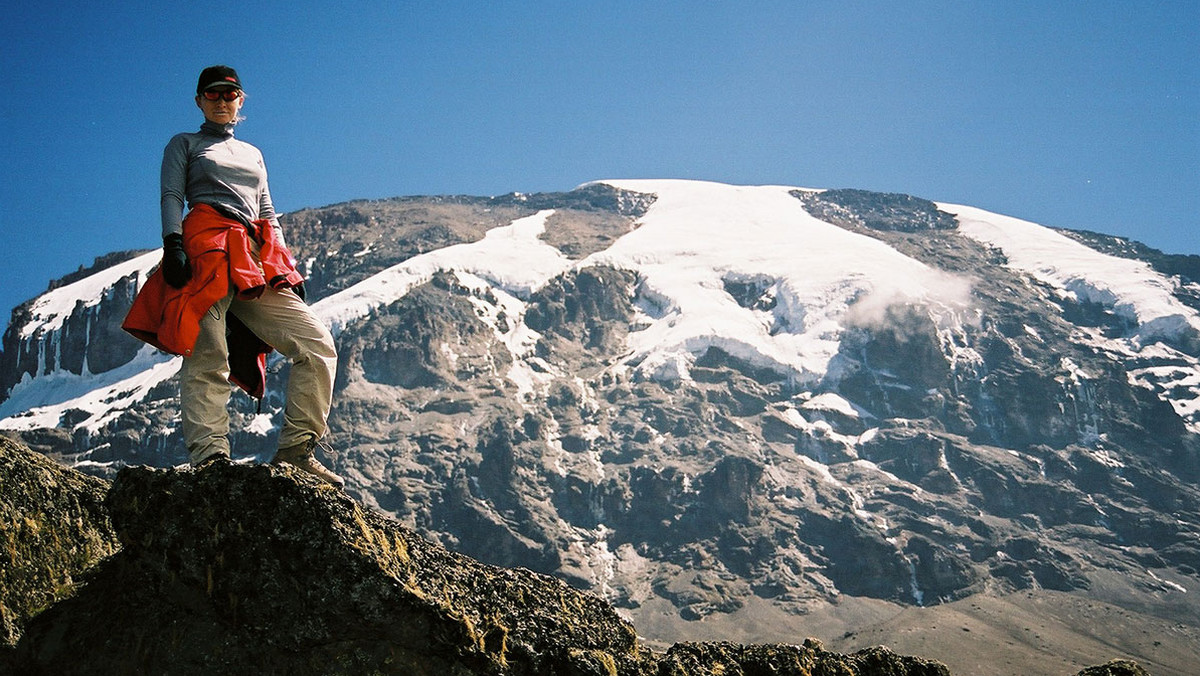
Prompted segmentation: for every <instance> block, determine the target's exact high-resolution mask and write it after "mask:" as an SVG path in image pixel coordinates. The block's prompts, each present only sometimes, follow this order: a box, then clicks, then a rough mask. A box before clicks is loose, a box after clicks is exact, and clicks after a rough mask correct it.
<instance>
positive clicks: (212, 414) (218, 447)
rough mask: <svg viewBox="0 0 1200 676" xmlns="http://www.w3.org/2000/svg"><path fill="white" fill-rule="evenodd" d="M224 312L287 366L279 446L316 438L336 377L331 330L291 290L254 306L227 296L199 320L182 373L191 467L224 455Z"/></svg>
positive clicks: (226, 442) (226, 430)
mask: <svg viewBox="0 0 1200 676" xmlns="http://www.w3.org/2000/svg"><path fill="white" fill-rule="evenodd" d="M228 312H232V313H233V314H235V315H237V317H238V319H240V320H242V323H244V324H245V325H246V327H247V328H249V329H250V330H251V331H253V332H254V334H255V335H257V336H258V337H259V338H261V339H262V340H263V341H265V342H266V343H267V344H268V345H270V346H271V347H273V348H275V349H276V350H278V351H279V352H280V353H281V354H283V356H285V357H287V358H289V359H291V360H292V371H291V375H290V376H289V379H288V386H287V405H286V406H285V408H284V413H283V430H282V431H281V432H280V434H279V447H280V448H286V447H288V446H292V445H294V444H299V443H303V442H305V441H307V440H309V439H319V438H321V436H322V435H324V434H325V429H326V419H327V418H328V417H329V407H330V404H331V403H332V399H333V378H334V375H335V373H336V372H337V351H336V350H335V348H334V344H333V336H332V335H330V333H329V329H327V328H326V327H325V325H324V324H322V323H321V321H320V320H318V319H317V317H316V315H314V314H313V312H312V310H311V309H310V308H309V307H308V305H306V304H305V303H304V301H303V300H301V299H300V297H299V296H297V295H296V294H295V292H293V291H291V290H284V291H277V290H275V289H272V288H270V287H268V288H267V289H266V290H265V291H264V292H263V295H262V296H260V297H258V298H257V299H255V300H238V299H236V298H234V296H233V294H230V295H229V296H227V297H226V298H225V299H223V300H220V301H218V302H217V303H215V304H214V305H213V306H212V308H210V309H209V311H208V313H207V314H206V315H205V316H204V319H203V320H201V322H200V337H199V338H198V339H197V340H196V346H195V347H194V348H193V349H192V354H191V355H189V356H187V357H184V359H183V368H182V369H181V370H180V386H179V390H180V399H181V401H180V405H181V408H182V409H183V440H184V443H185V444H186V445H187V450H188V456H189V458H190V460H191V462H192V464H196V463H199V462H201V461H202V460H204V459H205V458H207V457H209V456H211V455H213V454H215V453H226V454H228V453H229V410H228V405H229V395H230V392H231V386H230V384H229V380H228V378H229V359H228V348H227V346H226V344H225V316H226V313H228Z"/></svg>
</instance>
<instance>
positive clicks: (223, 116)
mask: <svg viewBox="0 0 1200 676" xmlns="http://www.w3.org/2000/svg"><path fill="white" fill-rule="evenodd" d="M211 92H216V93H217V94H218V96H217V100H216V101H212V100H209V98H208V97H207V96H203V95H201V96H197V97H196V105H197V106H199V107H200V110H202V111H204V119H206V120H208V121H209V122H213V123H215V124H221V125H224V124H229V123H230V122H233V121H234V120H236V119H237V118H238V111H239V110H241V109H242V102H243V101H244V100H245V98H244V97H243V96H242V92H241V90H240V89H235V88H233V87H218V88H216V89H209V90H207V91H206V92H205V93H206V94H208V93H211ZM227 92H236V93H237V96H236V97H234V98H233V100H231V101H226V100H225V98H226V96H227Z"/></svg>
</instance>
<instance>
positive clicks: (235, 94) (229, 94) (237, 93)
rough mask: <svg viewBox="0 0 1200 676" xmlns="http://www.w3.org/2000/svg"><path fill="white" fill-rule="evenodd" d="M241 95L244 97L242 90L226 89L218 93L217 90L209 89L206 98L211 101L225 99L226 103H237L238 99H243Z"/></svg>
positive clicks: (205, 93)
mask: <svg viewBox="0 0 1200 676" xmlns="http://www.w3.org/2000/svg"><path fill="white" fill-rule="evenodd" d="M241 95H242V90H240V89H226V90H225V91H217V90H215V89H209V90H208V91H206V92H204V98H206V99H208V100H209V101H216V100H217V99H225V100H226V101H236V100H237V99H238V98H240V97H241Z"/></svg>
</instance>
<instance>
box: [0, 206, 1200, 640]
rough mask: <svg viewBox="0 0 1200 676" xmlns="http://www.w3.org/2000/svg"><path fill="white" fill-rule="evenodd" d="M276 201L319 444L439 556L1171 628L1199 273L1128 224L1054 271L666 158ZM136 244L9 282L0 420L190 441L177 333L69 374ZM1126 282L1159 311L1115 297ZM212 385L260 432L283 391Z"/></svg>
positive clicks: (1195, 372)
mask: <svg viewBox="0 0 1200 676" xmlns="http://www.w3.org/2000/svg"><path fill="white" fill-rule="evenodd" d="M714 196H715V197H714ZM718 198H719V199H718ZM781 214H782V216H781ZM714 219H715V220H714ZM285 221H286V226H287V227H288V231H289V241H290V243H291V244H292V245H293V247H294V248H295V249H296V250H297V254H298V258H300V259H301V261H302V262H303V264H304V265H305V266H306V270H307V271H308V274H309V275H310V278H311V279H312V280H313V281H312V284H311V285H310V290H311V291H312V292H313V299H314V301H315V302H314V309H315V310H316V311H317V312H318V314H320V315H321V316H322V317H323V318H324V319H325V320H326V321H327V322H328V323H329V324H330V325H331V326H333V327H334V328H335V331H336V333H337V340H338V347H339V354H340V356H341V358H340V373H339V377H338V383H337V392H336V398H335V408H334V412H333V414H332V416H331V420H330V422H331V435H330V438H329V441H330V442H331V445H332V448H333V449H334V450H333V451H332V452H331V454H330V455H329V457H327V458H325V459H326V460H328V461H329V462H330V463H331V464H333V465H334V466H335V467H336V468H337V469H338V470H339V471H340V472H342V473H344V474H345V475H346V476H347V477H348V479H349V486H348V493H349V495H350V496H352V497H353V498H355V499H357V500H359V501H361V502H362V504H364V505H366V506H368V507H370V508H373V509H378V510H380V511H382V512H383V513H386V514H388V515H391V516H393V517H395V518H396V519H398V520H399V521H400V522H401V523H403V524H405V525H406V526H407V527H410V528H413V529H415V530H416V531H417V532H419V533H421V534H422V535H424V536H426V537H428V538H431V539H433V540H435V541H437V542H438V543H440V544H442V545H445V546H447V547H449V548H451V549H453V550H455V551H458V552H462V553H465V554H468V555H471V556H474V557H476V558H478V559H480V560H483V561H485V562H487V563H491V564H497V565H504V566H524V567H528V568H530V569H533V570H535V571H538V572H541V573H548V574H553V575H555V576H557V577H558V578H560V579H563V580H566V581H567V582H569V583H570V584H571V585H572V586H573V587H575V588H580V589H584V590H588V591H590V592H592V593H595V594H598V595H601V596H603V597H604V598H606V599H608V600H610V601H611V602H612V603H613V604H614V605H616V606H617V607H618V608H620V609H621V610H622V611H623V612H626V613H629V614H630V615H631V616H632V617H634V618H637V617H638V616H639V613H643V612H649V609H650V608H652V607H653V608H657V607H661V604H663V603H666V604H667V605H669V607H670V608H671V610H672V613H673V614H674V615H675V617H676V618H677V619H678V620H680V622H682V623H696V622H713V621H716V620H719V619H720V618H722V617H730V616H732V614H734V613H737V612H739V611H741V610H743V609H746V608H748V607H749V606H751V605H754V606H756V607H757V606H759V605H760V604H766V605H768V606H770V607H771V608H772V609H774V610H778V611H780V612H782V613H784V614H786V615H788V616H790V617H795V618H801V619H802V618H804V617H805V616H806V613H811V612H813V610H814V609H816V608H820V607H824V606H826V605H828V604H836V603H839V602H842V601H844V600H846V599H848V598H869V599H874V600H885V601H888V602H891V603H897V604H906V605H913V606H919V605H934V604H938V603H943V602H946V601H952V600H955V599H960V598H965V597H969V596H970V595H972V594H977V593H980V592H989V593H991V592H1005V591H1012V590H1023V589H1029V590H1036V589H1052V590H1064V591H1073V592H1076V593H1080V594H1090V595H1093V596H1095V597H1096V598H1098V599H1101V600H1106V601H1112V602H1120V603H1128V602H1129V599H1138V600H1137V601H1136V603H1137V604H1138V607H1139V608H1146V607H1155V608H1160V609H1161V612H1162V613H1165V614H1166V615H1169V616H1170V617H1171V618H1173V619H1177V620H1179V621H1184V622H1188V623H1191V624H1200V605H1198V604H1196V603H1195V601H1194V600H1193V597H1194V591H1192V592H1189V591H1188V590H1194V589H1196V588H1197V586H1198V585H1200V577H1198V573H1197V571H1198V570H1200V546H1198V545H1197V544H1196V543H1197V538H1196V534H1197V533H1200V511H1198V510H1197V507H1196V505H1198V504H1200V484H1198V481H1200V461H1198V459H1197V458H1198V457H1200V456H1198V449H1200V444H1198V442H1197V437H1196V432H1197V430H1198V429H1200V384H1198V383H1200V349H1198V348H1197V346H1198V345H1200V342H1198V341H1197V340H1196V336H1197V335H1200V334H1197V333H1196V329H1195V327H1196V326H1198V325H1200V319H1197V317H1196V316H1195V315H1196V313H1195V311H1194V310H1192V309H1188V308H1189V307H1190V306H1189V305H1188V303H1189V302H1191V301H1189V298H1192V297H1193V296H1195V294H1196V291H1197V289H1200V287H1197V286H1196V284H1195V283H1193V282H1192V280H1191V279H1190V278H1187V277H1179V276H1175V277H1168V276H1164V275H1162V274H1161V273H1157V272H1153V269H1152V268H1150V267H1149V266H1145V270H1144V271H1143V270H1141V268H1138V269H1137V270H1134V272H1128V270H1130V269H1132V268H1125V267H1120V266H1119V265H1118V264H1117V263H1116V262H1113V261H1118V260H1120V261H1124V262H1125V263H1129V264H1134V263H1136V262H1137V261H1135V260H1133V259H1130V258H1128V256H1130V255H1135V254H1137V253H1138V252H1139V251H1140V250H1138V249H1136V248H1130V247H1122V246H1120V243H1119V242H1115V241H1113V240H1106V239H1104V238H1103V237H1101V236H1097V235H1094V234H1093V235H1087V236H1084V235H1080V236H1079V238H1078V239H1081V240H1083V241H1086V242H1087V243H1088V245H1089V247H1091V248H1085V247H1083V246H1082V245H1079V249H1080V250H1082V251H1083V252H1084V253H1078V252H1076V251H1075V250H1070V251H1071V252H1072V255H1077V256H1078V257H1079V259H1080V260H1083V259H1084V258H1086V257H1087V255H1091V254H1094V255H1096V256H1099V255H1100V253H1099V252H1098V251H1097V250H1103V251H1105V252H1107V253H1114V252H1118V251H1120V252H1123V255H1124V257H1120V258H1118V257H1115V256H1106V257H1105V258H1104V259H1103V261H1105V263H1104V266H1108V267H1104V268H1103V270H1100V271H1099V272H1096V273H1095V275H1092V273H1091V272H1087V274H1084V273H1079V274H1075V276H1073V277H1070V278H1066V277H1063V276H1062V275H1059V276H1056V274H1057V273H1056V272H1055V270H1048V269H1047V268H1046V267H1045V266H1041V267H1039V265H1040V264H1039V263H1038V261H1037V260H1031V259H1029V257H1028V255H1027V254H1026V253H1024V252H1023V251H1022V250H1020V249H1019V248H1014V247H1013V246H1012V245H1011V244H1010V243H1007V242H1004V241H1001V239H998V237H999V236H998V235H995V234H994V233H993V234H988V231H986V230H985V228H984V226H989V225H995V224H996V223H999V224H1001V225H1008V223H1007V221H1002V219H1001V217H995V218H993V217H992V216H983V215H980V214H978V213H975V212H972V211H970V210H967V209H965V208H957V207H953V206H951V205H938V204H935V203H932V202H928V201H926V200H920V199H916V198H911V197H908V196H895V195H879V194H877V193H868V192H864V191H826V192H815V191H807V190H794V191H793V190H787V189H779V190H771V189H766V188H739V187H730V186H706V185H700V186H697V185H693V184H677V183H672V182H665V183H649V184H643V183H630V184H628V185H626V184H620V185H605V184H595V185H592V186H588V187H586V188H584V189H581V190H579V191H573V192H570V193H558V194H547V195H528V196H522V195H511V196H505V197H502V198H470V197H438V198H404V199H398V200H386V201H380V202H357V203H350V204H345V205H335V206H332V207H327V208H324V209H314V210H306V211H303V212H298V213H296V214H290V215H288V216H287V217H286V218H285ZM1014 227H1015V226H1014ZM669 228H675V230H669ZM1042 231H1047V232H1049V230H1048V229H1045V228H1041V229H1040V230H1037V231H1036V232H1034V234H1037V235H1039V236H1040V235H1041V233H1042ZM664 232H668V233H669V234H662V233H664ZM713 233H716V234H715V235H714V234H713ZM709 237H711V238H713V239H712V240H711V241H713V242H717V243H716V244H713V245H708V244H707V242H709V241H710V240H706V239H705V238H709ZM718 237H719V238H720V239H719V240H718V239H717V238H718ZM989 237H990V239H989ZM1064 239H1065V238H1064ZM1076 244H1077V243H1076ZM1056 246H1060V247H1063V246H1065V245H1062V244H1058V245H1056ZM706 247H707V248H706ZM1006 247H1007V248H1006ZM1061 250H1062V251H1067V250H1068V249H1065V248H1062V249H1061ZM1088 252H1090V253H1088ZM1142 253H1144V252H1142ZM138 260H140V259H131V260H130V261H127V262H126V263H123V264H128V265H131V266H132V268H133V269H131V270H126V269H124V268H121V267H120V265H122V264H118V265H114V266H111V267H109V268H105V270H104V271H97V273H96V274H93V275H90V276H88V277H85V278H82V279H80V280H76V281H75V282H73V284H84V287H76V288H75V291H76V292H79V293H82V292H83V291H81V290H80V289H81V288H82V289H84V290H86V289H91V290H96V292H95V293H94V294H93V295H92V296H88V298H87V299H82V298H80V299H77V300H76V301H73V302H66V300H65V299H68V298H69V295H68V294H61V293H60V294H59V295H58V296H54V297H50V296H49V295H47V297H43V298H40V299H35V300H34V301H31V302H30V303H29V304H27V305H26V306H23V307H24V309H22V310H20V312H19V313H17V314H16V315H14V322H13V324H12V325H10V327H9V332H8V333H9V334H11V335H12V336H14V339H13V340H14V341H15V342H13V343H12V344H13V345H17V347H15V348H10V347H9V342H6V343H5V352H4V355H3V359H0V361H2V362H3V363H5V364H7V363H9V361H10V360H12V362H13V363H23V362H21V360H22V359H23V360H25V361H29V360H30V359H32V357H30V356H29V355H31V354H34V353H35V352H36V354H38V355H51V356H52V357H53V358H43V357H38V358H37V359H40V360H41V361H39V362H38V364H39V365H38V366H37V368H34V369H33V370H32V371H30V370H21V369H17V370H16V371H14V373H18V372H19V375H17V376H13V377H15V378H16V379H17V380H16V381H15V382H17V384H16V385H14V386H13V387H12V389H11V391H10V393H9V397H8V399H7V400H6V401H4V402H3V403H0V413H2V414H3V415H4V416H5V417H4V418H3V420H2V421H0V425H2V426H4V427H7V428H9V429H12V430H15V431H16V432H18V433H20V434H21V435H22V436H23V437H24V438H25V439H26V440H27V441H28V442H29V443H30V444H32V445H36V446H37V447H38V448H39V450H41V451H43V452H45V453H48V454H51V455H54V456H55V457H58V458H61V459H62V460H63V461H64V462H66V463H70V464H74V465H76V466H77V467H79V468H80V469H83V470H85V471H89V472H92V473H95V474H99V475H102V476H109V477H111V476H114V475H115V474H116V472H117V471H118V470H119V468H120V467H122V466H125V465H140V464H144V465H150V466H156V467H171V466H173V465H176V464H179V463H181V462H182V461H183V459H184V454H183V449H182V447H181V444H180V442H179V436H178V430H177V424H176V418H177V412H178V400H177V389H176V384H175V382H174V381H173V373H174V370H173V369H174V367H173V362H172V361H170V360H168V359H166V358H163V357H158V356H154V355H152V354H150V353H147V352H144V351H139V350H138V348H137V346H136V344H134V343H129V344H128V345H127V346H117V347H112V348H111V349H112V350H114V352H119V353H120V354H123V355H125V354H131V355H133V357H131V358H130V360H129V361H128V362H126V363H125V364H123V365H121V366H117V367H115V368H110V369H108V370H106V371H103V372H100V371H97V370H96V369H95V368H93V366H92V364H93V363H94V359H97V357H92V356H88V358H87V364H88V372H89V375H88V376H87V378H84V377H83V375H82V373H83V372H82V370H81V371H80V375H76V372H75V371H72V370H71V369H72V366H71V365H72V364H76V363H79V364H82V363H83V356H82V355H83V354H89V355H90V354H91V353H90V352H87V351H86V350H84V351H83V352H82V353H81V352H80V350H82V349H83V348H80V347H79V346H74V345H75V344H74V343H72V342H71V341H72V340H73V339H69V338H66V337H64V336H66V335H67V332H68V330H67V329H65V328H62V327H67V326H73V324H72V323H71V321H68V319H67V318H69V317H74V316H75V314H76V310H75V309H69V311H68V310H67V309H61V308H79V310H78V315H79V316H80V317H82V316H85V315H86V316H94V317H100V316H104V317H115V316H117V315H119V314H121V313H120V312H119V311H118V307H119V303H118V302H117V299H119V298H124V297H125V295H128V294H125V295H122V294H123V293H124V292H118V291H116V290H110V289H118V288H124V287H122V285H123V284H124V285H126V286H130V285H136V280H137V279H141V277H139V276H138V275H141V274H142V273H141V272H139V270H141V268H140V267H138V266H140V265H143V264H144V261H142V262H138V263H136V264H135V263H134V262H135V261H138ZM509 260H512V261H516V262H515V263H512V264H509V263H507V262H506V261H509ZM1088 260H1093V259H1088ZM1096 260H1099V259H1096ZM1164 260H1165V259H1164ZM1164 260H1159V261H1158V262H1157V263H1156V264H1157V265H1158V266H1159V267H1160V268H1163V266H1164V265H1166V264H1167V263H1170V265H1171V270H1174V271H1175V273H1174V274H1176V275H1178V274H1181V273H1180V272H1179V271H1187V270H1190V269H1191V268H1189V267H1188V265H1187V261H1182V262H1181V261H1179V260H1175V259H1171V260H1166V262H1164ZM840 261H848V262H846V263H845V265H846V266H847V267H845V268H844V269H842V268H836V265H841V264H842V263H840ZM151 262H152V263H153V262H154V261H151ZM1059 262H1060V263H1063V265H1059V266H1058V268H1059V269H1065V268H1066V263H1067V262H1068V261H1059ZM854 265H857V267H854ZM1109 270H1115V271H1118V272H1120V274H1121V275H1126V276H1125V277H1121V278H1120V279H1118V280H1117V281H1115V282H1112V283H1111V284H1108V285H1106V284H1105V280H1104V279H1103V277H1104V275H1105V274H1108V273H1107V272H1105V271H1109ZM106 271H111V272H110V273H108V274H107V276H103V275H101V273H105V272H106ZM1113 274H1116V273H1113ZM1152 274H1153V275H1157V276H1154V277H1151V276H1150V275H1152ZM97 275H101V276H100V277H97ZM131 275H132V276H131ZM1128 275H1133V276H1132V277H1129V276H1128ZM1130 279H1132V280H1133V281H1129V280H1130ZM1151 279H1152V280H1153V284H1149V283H1147V284H1145V285H1144V286H1146V288H1150V287H1154V288H1155V289H1157V291H1155V293H1159V294H1160V295H1159V296H1156V298H1158V300H1157V301H1156V302H1158V303H1159V305H1160V306H1162V307H1169V308H1170V309H1169V311H1164V312H1159V313H1157V314H1154V313H1150V312H1148V311H1147V310H1146V307H1147V303H1146V302H1144V298H1145V297H1146V295H1145V294H1149V293H1150V291H1146V292H1145V294H1143V296H1139V297H1138V298H1135V299H1133V300H1130V299H1129V298H1127V297H1125V296H1122V295H1121V294H1122V293H1123V291H1122V290H1123V289H1128V288H1135V287H1136V288H1139V289H1140V288H1142V287H1140V286H1138V284H1142V282H1145V281H1146V280H1151ZM121 280H130V281H121ZM69 286H71V285H65V286H63V287H60V288H59V289H56V290H55V291H60V292H61V291H63V289H67V288H68V287H69ZM1139 293H1140V292H1139ZM1126 295H1128V294H1126ZM51 301H54V302H51ZM1177 305H1178V308H1177V307H1176V306H1177ZM56 308H59V309H56ZM89 308H90V309H89ZM105 308H109V309H105ZM57 318H62V319H61V320H60V319H57ZM72 321H73V320H72ZM89 321H91V320H89ZM97 321H98V320H97ZM56 322H58V323H56ZM735 323H736V327H737V328H736V330H732V329H728V327H729V326H732V325H734V324H735ZM89 326H90V325H89ZM54 327H59V328H54ZM55 331H57V332H58V333H54V332H55ZM69 333H70V334H71V335H76V334H78V333H79V331H78V330H77V329H74V328H72V329H70V330H69ZM102 333H103V332H102V331H101V330H100V329H98V328H97V327H96V326H92V328H89V329H87V331H86V332H85V334H86V335H89V336H91V335H101V334H102ZM6 335H7V334H6ZM51 335H57V336H59V337H58V338H56V339H55V340H57V343H55V342H53V341H50V340H49V339H45V338H44V337H46V336H51ZM20 336H25V337H26V338H23V339H22V340H25V342H24V343H21V342H20V341H19V340H17V339H16V338H15V337H20ZM36 336H42V337H43V339H35V338H34V337H36ZM6 340H7V339H6ZM121 340H126V341H129V340H131V339H126V338H120V339H118V338H114V339H112V341H111V343H112V345H117V344H118V343H119V342H120V341H121ZM38 341H40V342H38ZM35 344H36V346H37V347H36V348H35V347H31V346H33V345H35ZM87 344H88V349H91V345H92V341H88V343H87ZM20 345H25V347H20ZM129 345H131V346H132V347H130V346H129ZM65 346H74V347H70V348H69V349H66V348H65ZM64 349H65V351H64ZM97 349H98V348H97ZM10 350H11V352H10ZM21 355H24V356H21ZM112 361H113V362H114V363H115V362H117V361H120V360H119V359H113V360H112ZM106 363H107V362H106ZM272 368H273V369H274V370H275V373H273V374H272V379H273V380H272V386H271V391H272V392H273V393H278V392H279V391H280V387H279V381H280V379H281V378H282V377H284V376H286V365H283V364H279V363H275V364H273V366H272ZM25 374H29V375H25ZM35 376H36V377H35ZM13 377H10V380H12V378H13ZM22 378H23V379H24V381H23V382H21V379H22ZM85 381H86V382H85ZM41 384H45V385H46V386H45V387H42V386H41ZM51 385H52V386H51ZM234 406H235V409H236V415H235V421H236V422H235V431H234V448H235V454H236V455H238V456H239V457H242V458H256V457H257V458H259V459H265V458H266V457H268V456H269V454H270V453H271V452H272V451H273V441H274V438H275V434H276V431H277V429H278V427H279V424H280V418H281V416H282V413H281V410H282V402H281V401H280V400H279V398H278V394H271V395H269V396H268V398H267V399H266V400H265V401H264V402H263V406H262V410H261V412H259V411H258V410H257V407H256V405H255V403H254V402H252V401H250V400H248V399H245V398H240V397H238V398H235V404H234ZM1114 579H1119V580H1121V583H1120V584H1121V585H1122V586H1120V588H1114V587H1113V584H1114V583H1113V582H1112V581H1113V580H1114ZM656 638H666V639H671V638H675V637H673V636H659V637H656Z"/></svg>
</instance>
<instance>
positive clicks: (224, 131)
mask: <svg viewBox="0 0 1200 676" xmlns="http://www.w3.org/2000/svg"><path fill="white" fill-rule="evenodd" d="M233 127H234V125H233V124H217V123H216V122H210V121H209V120H205V121H204V124H202V125H200V131H202V132H204V133H205V134H209V135H212V136H220V137H222V138H229V137H231V136H233Z"/></svg>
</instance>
